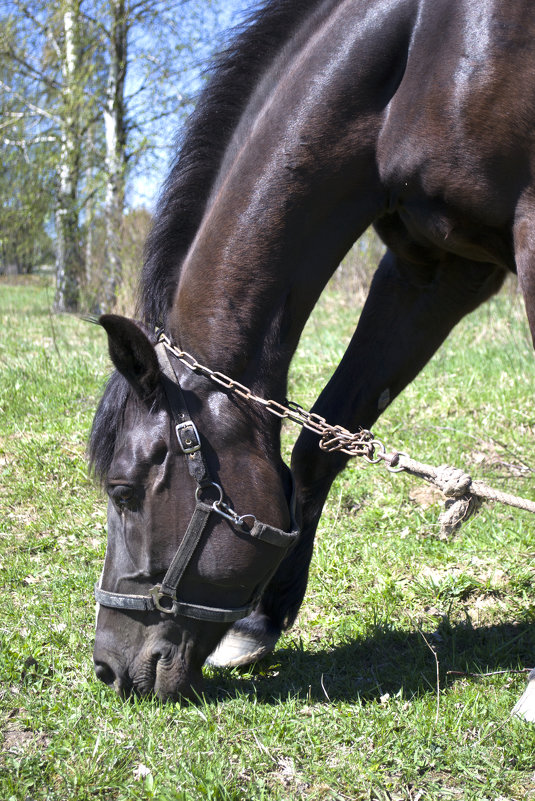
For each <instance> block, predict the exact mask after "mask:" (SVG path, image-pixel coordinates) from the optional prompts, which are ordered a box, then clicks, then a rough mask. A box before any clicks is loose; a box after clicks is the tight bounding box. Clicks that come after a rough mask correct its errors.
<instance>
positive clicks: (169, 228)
mask: <svg viewBox="0 0 535 801" xmlns="http://www.w3.org/2000/svg"><path fill="white" fill-rule="evenodd" d="M325 2H326V0H268V1H267V2H266V3H265V4H264V5H263V6H261V7H260V9H259V10H258V11H256V12H254V13H253V15H252V16H251V17H250V18H249V19H248V20H247V21H246V23H245V24H244V26H243V28H242V29H241V31H240V32H239V33H238V35H237V36H236V38H235V39H234V41H233V43H232V44H231V45H230V46H229V47H228V48H227V49H226V50H225V51H224V52H223V53H222V54H221V55H220V56H219V57H218V58H217V59H216V60H215V61H214V64H213V66H212V68H211V69H210V70H208V73H209V75H210V81H209V83H208V85H207V87H206V89H205V90H204V91H203V92H202V93H201V95H200V97H199V100H198V103H197V105H196V108H195V111H194V113H193V114H192V116H191V118H190V120H189V122H188V123H187V125H186V128H185V131H184V134H183V137H182V147H181V149H180V151H179V153H178V155H177V158H176V159H175V162H174V164H173V166H172V167H171V170H170V172H169V175H168V177H167V180H166V181H165V183H164V186H163V189H162V192H161V195H160V199H159V201H158V204H157V208H156V214H155V218H154V223H153V227H152V231H151V233H150V235H149V237H148V240H147V244H146V248H145V263H144V267H143V273H142V277H141V286H140V299H139V314H140V316H141V317H142V319H143V320H144V321H145V322H146V323H147V324H148V325H150V326H155V325H165V322H166V318H167V312H168V310H169V307H170V306H171V303H172V300H173V296H174V290H175V287H176V284H177V282H178V276H179V271H180V266H181V264H182V261H183V259H184V257H185V256H186V253H187V250H188V248H189V246H190V244H191V242H192V241H193V238H194V236H195V233H196V231H197V229H198V227H199V225H200V223H201V220H202V216H203V213H204V210H205V208H206V204H207V201H208V198H209V193H210V189H211V187H212V185H213V183H214V181H215V179H216V177H217V175H218V170H219V167H220V165H221V161H222V159H223V156H224V154H225V151H226V149H227V146H228V144H229V142H230V140H231V137H232V134H233V132H234V130H235V128H236V126H237V124H238V122H239V120H240V119H241V116H242V114H243V112H244V110H245V108H246V106H247V103H248V101H249V99H250V97H251V94H252V92H253V90H254V89H255V87H256V85H257V83H258V79H259V77H260V76H261V75H262V73H263V71H264V70H265V69H266V68H267V67H268V66H269V64H270V63H271V62H272V60H273V59H274V58H275V56H276V55H277V53H278V52H279V51H280V50H281V48H282V47H283V46H284V44H285V43H286V42H288V41H289V39H290V37H291V36H292V34H293V33H294V31H295V30H296V29H297V27H298V26H299V25H300V24H302V22H303V21H304V20H305V19H306V18H307V17H308V16H309V15H311V14H312V13H313V12H314V10H315V9H316V8H317V7H318V6H320V5H322V4H323V3H325Z"/></svg>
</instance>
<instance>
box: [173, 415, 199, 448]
mask: <svg viewBox="0 0 535 801" xmlns="http://www.w3.org/2000/svg"><path fill="white" fill-rule="evenodd" d="M186 430H188V431H189V432H190V434H189V437H188V435H187V434H186ZM175 431H176V436H177V439H178V444H179V445H180V447H181V449H182V452H183V453H186V454H187V453H195V451H198V450H200V447H201V439H200V437H199V432H198V431H197V426H196V425H195V423H194V422H193V420H186V421H185V422H184V423H178V424H177V425H176V426H175ZM180 432H184V434H185V436H184V439H182V436H181V434H180Z"/></svg>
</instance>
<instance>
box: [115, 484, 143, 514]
mask: <svg viewBox="0 0 535 801" xmlns="http://www.w3.org/2000/svg"><path fill="white" fill-rule="evenodd" d="M108 495H109V496H110V498H111V499H112V501H113V503H114V504H115V506H116V507H117V509H118V510H119V511H120V512H123V511H124V510H125V509H130V510H132V511H134V510H135V509H137V507H138V506H139V499H138V497H137V493H136V491H135V489H134V487H130V486H128V485H127V484H115V485H113V486H111V487H110V488H109V490H108Z"/></svg>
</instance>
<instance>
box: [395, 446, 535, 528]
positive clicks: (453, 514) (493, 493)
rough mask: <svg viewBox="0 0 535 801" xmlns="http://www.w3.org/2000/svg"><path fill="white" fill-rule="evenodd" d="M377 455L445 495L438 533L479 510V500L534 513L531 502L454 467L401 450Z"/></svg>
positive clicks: (459, 522) (534, 502)
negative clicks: (431, 463)
mask: <svg viewBox="0 0 535 801" xmlns="http://www.w3.org/2000/svg"><path fill="white" fill-rule="evenodd" d="M381 458H382V459H383V460H384V461H385V463H386V465H387V467H388V468H389V469H391V470H392V471H394V472H398V471H402V470H403V471H405V472H406V473H409V474H410V475H413V476H416V477H418V478H423V479H424V480H425V481H428V482H429V483H430V484H434V485H435V486H436V487H438V488H439V489H440V490H441V492H443V493H444V495H446V496H447V498H448V500H447V501H446V509H445V511H444V512H442V514H441V516H440V523H441V530H440V533H441V536H446V537H447V536H450V535H451V534H453V533H454V532H455V531H456V530H457V529H458V528H459V527H460V526H461V524H462V523H464V521H465V520H468V518H469V517H471V516H472V515H473V514H475V513H476V512H478V511H479V509H480V507H481V504H482V502H483V500H487V501H496V502H498V503H503V504H506V505H507V506H514V507H515V508H517V509H523V510H524V511H526V512H532V513H534V514H535V501H530V500H528V499H527V498H520V497H519V496H518V495H512V494H511V493H510V492H502V491H501V490H497V489H494V488H493V487H489V486H488V485H487V484H485V483H484V482H483V481H478V480H476V481H472V478H471V477H470V476H469V475H468V473H465V472H464V471H463V470H460V469H459V468H457V467H450V466H449V465H442V466H441V467H434V466H433V465H430V464H423V463H422V462H417V461H416V460H415V459H411V458H410V456H407V455H406V454H404V453H389V454H386V453H384V454H381Z"/></svg>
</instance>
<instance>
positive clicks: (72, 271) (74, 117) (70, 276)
mask: <svg viewBox="0 0 535 801" xmlns="http://www.w3.org/2000/svg"><path fill="white" fill-rule="evenodd" d="M62 16H63V20H62V21H63V33H64V37H65V46H64V52H63V54H62V56H63V63H62V72H63V106H64V113H63V114H62V115H61V116H62V119H61V152H60V160H59V166H58V173H59V175H58V196H57V205H56V299H55V304H54V306H55V309H56V311H77V310H78V306H79V295H80V277H81V267H82V265H81V253H80V242H79V219H78V197H77V195H78V180H79V169H80V131H79V127H80V126H79V109H80V97H81V93H82V90H81V87H80V86H79V85H78V86H77V78H78V71H79V67H80V56H79V44H78V42H79V36H78V34H79V30H78V27H79V0H64V4H63V15H62Z"/></svg>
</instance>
